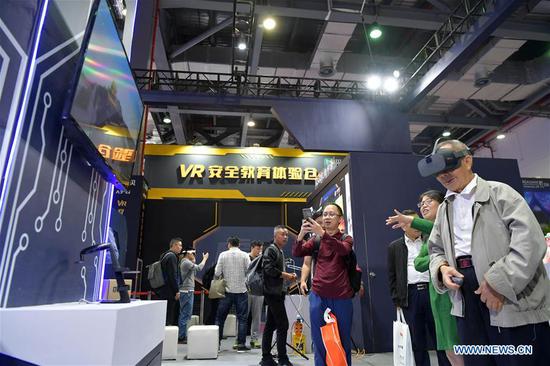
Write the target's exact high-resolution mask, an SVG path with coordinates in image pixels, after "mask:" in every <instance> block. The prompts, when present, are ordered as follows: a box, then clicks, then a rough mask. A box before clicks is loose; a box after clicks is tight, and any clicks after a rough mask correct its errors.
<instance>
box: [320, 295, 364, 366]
mask: <svg viewBox="0 0 550 366" xmlns="http://www.w3.org/2000/svg"><path fill="white" fill-rule="evenodd" d="M326 308H330V310H331V312H332V313H333V314H334V315H335V316H336V320H337V321H338V333H339V334H340V341H341V342H342V346H343V347H344V351H346V359H347V361H348V365H351V321H352V319H353V304H352V302H351V298H350V299H328V298H324V297H321V296H319V295H317V294H316V293H315V292H313V291H311V292H310V293H309V316H310V319H311V338H312V340H313V352H314V355H315V366H326V361H325V358H326V354H327V353H326V351H325V345H324V344H323V338H322V337H321V327H322V326H323V325H325V320H324V319H323V315H324V313H325V310H326Z"/></svg>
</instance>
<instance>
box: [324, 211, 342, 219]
mask: <svg viewBox="0 0 550 366" xmlns="http://www.w3.org/2000/svg"><path fill="white" fill-rule="evenodd" d="M336 216H340V215H338V214H337V213H335V212H323V217H330V218H333V217H336Z"/></svg>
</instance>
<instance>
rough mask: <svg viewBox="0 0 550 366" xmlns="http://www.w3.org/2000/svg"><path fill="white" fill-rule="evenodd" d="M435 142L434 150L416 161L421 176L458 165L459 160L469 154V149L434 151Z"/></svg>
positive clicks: (434, 173)
mask: <svg viewBox="0 0 550 366" xmlns="http://www.w3.org/2000/svg"><path fill="white" fill-rule="evenodd" d="M438 142H439V140H438V141H436V142H435V146H434V151H433V152H432V153H431V154H430V155H428V156H426V157H425V158H424V159H422V160H420V161H419V162H418V172H419V173H420V175H421V176H423V177H429V176H430V175H438V174H440V173H444V172H447V171H450V170H454V169H456V168H458V167H459V165H460V160H461V159H462V158H463V157H465V156H466V155H471V153H470V149H464V150H460V151H451V150H448V149H442V150H439V151H437V152H436V151H435V149H436V146H437V143H438Z"/></svg>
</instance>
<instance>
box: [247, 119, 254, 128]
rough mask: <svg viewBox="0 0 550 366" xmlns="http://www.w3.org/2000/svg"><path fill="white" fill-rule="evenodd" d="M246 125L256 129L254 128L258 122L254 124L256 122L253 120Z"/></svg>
mask: <svg viewBox="0 0 550 366" xmlns="http://www.w3.org/2000/svg"><path fill="white" fill-rule="evenodd" d="M246 124H247V125H248V127H254V126H256V122H254V121H252V120H250V121H248V122H247V123H246Z"/></svg>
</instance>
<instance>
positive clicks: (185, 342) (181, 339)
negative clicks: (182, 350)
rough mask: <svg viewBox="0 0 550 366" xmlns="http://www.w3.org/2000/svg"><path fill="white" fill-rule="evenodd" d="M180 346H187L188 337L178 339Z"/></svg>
mask: <svg viewBox="0 0 550 366" xmlns="http://www.w3.org/2000/svg"><path fill="white" fill-rule="evenodd" d="M178 344H187V337H183V338H178Z"/></svg>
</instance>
